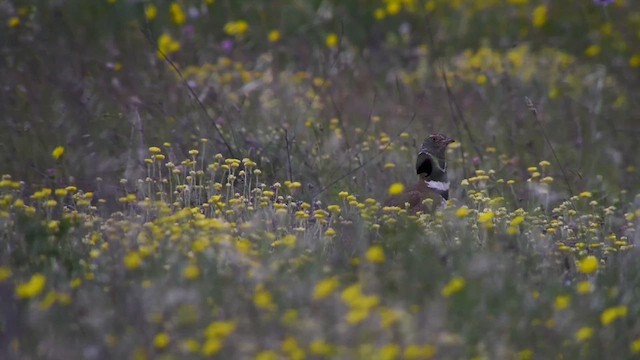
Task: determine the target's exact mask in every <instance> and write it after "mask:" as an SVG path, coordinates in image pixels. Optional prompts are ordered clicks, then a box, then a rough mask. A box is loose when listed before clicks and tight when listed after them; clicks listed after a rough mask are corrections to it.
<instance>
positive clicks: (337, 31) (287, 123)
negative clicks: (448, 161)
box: [0, 0, 640, 192]
mask: <svg viewBox="0 0 640 360" xmlns="http://www.w3.org/2000/svg"><path fill="white" fill-rule="evenodd" d="M604 3H605V5H599V4H598V2H592V1H586V0H580V1H563V2H552V1H528V0H500V1H499V0H457V1H439V0H428V1H422V0H420V1H417V0H416V1H413V0H385V1H370V0H367V1H364V0H362V1H266V2H265V1H177V2H170V1H107V0H105V1H90V2H87V1H80V0H78V1H72V0H65V1H55V2H51V1H5V2H3V4H2V6H1V7H0V18H1V19H2V21H3V22H4V24H3V26H4V29H3V31H2V32H1V33H0V51H2V56H1V57H0V62H1V66H0V82H1V89H2V90H1V91H2V96H1V97H0V114H1V115H0V121H1V126H2V129H3V131H2V132H1V133H0V146H1V148H0V156H2V161H1V162H0V172H2V173H9V174H12V175H13V176H15V177H17V178H20V179H23V180H26V181H28V182H35V183H39V184H43V183H45V184H46V183H48V182H50V181H56V180H52V178H53V177H58V178H62V179H64V180H58V181H63V182H65V183H68V182H69V181H68V177H69V176H73V179H71V180H72V182H75V183H77V184H79V185H82V187H83V188H96V186H97V185H96V178H97V177H101V178H103V179H108V180H109V182H111V183H117V180H118V179H120V178H121V177H123V174H124V173H125V171H126V170H127V168H129V169H130V170H131V169H133V168H134V167H135V166H142V167H143V166H144V164H142V161H143V157H144V156H143V155H141V153H142V152H143V150H146V148H147V147H148V146H153V145H160V144H162V143H164V142H170V143H171V149H172V152H173V153H174V154H175V156H176V158H179V159H182V158H183V157H184V156H185V155H186V152H187V151H188V150H189V149H190V148H192V147H194V144H195V143H196V142H197V141H198V140H199V139H200V138H209V139H212V140H213V141H212V142H211V143H209V144H208V146H209V147H210V148H211V150H210V154H214V153H218V152H220V153H223V154H224V155H225V156H231V155H232V156H234V157H240V158H241V157H244V156H254V157H255V158H256V160H257V161H258V162H259V166H261V168H263V169H265V171H266V173H267V176H268V177H272V176H274V175H275V176H282V175H284V174H286V173H287V172H289V173H291V172H294V171H291V169H296V171H295V173H296V174H291V175H290V176H291V177H294V178H296V179H300V180H305V182H307V183H309V182H310V183H316V185H318V186H319V187H322V186H323V185H326V184H328V183H331V182H332V179H334V178H336V177H337V176H336V175H337V174H342V173H347V172H348V171H349V170H351V169H353V168H354V167H355V166H356V165H357V160H354V158H357V157H358V154H360V152H361V151H362V149H360V148H357V147H358V145H359V144H358V143H359V141H361V140H363V139H366V137H367V136H378V134H379V133H380V132H386V133H387V134H389V135H390V136H391V137H392V138H393V139H396V138H397V135H398V133H399V132H400V130H405V131H406V132H408V133H410V134H411V140H412V141H410V142H407V145H409V148H411V149H413V148H414V146H415V142H416V141H417V142H420V141H421V139H422V138H423V137H424V136H425V135H426V134H427V133H428V132H445V133H449V134H451V135H452V136H453V137H454V138H456V139H458V140H459V141H462V144H463V147H464V149H465V150H466V151H467V152H468V156H467V157H465V158H464V161H465V162H470V161H471V160H473V158H474V157H481V156H482V154H481V152H482V151H483V150H484V149H485V147H487V146H492V147H498V148H499V149H501V151H504V152H506V153H507V154H509V156H510V157H513V159H516V160H517V161H518V163H520V164H521V166H522V168H526V165H527V164H535V163H537V161H539V160H540V159H543V158H545V159H546V158H550V156H551V154H550V153H549V147H548V146H547V145H545V141H544V137H543V134H542V129H541V128H540V126H539V125H540V124H538V123H537V122H536V120H535V119H534V118H533V117H532V115H531V112H530V109H529V106H528V105H527V101H526V100H525V98H529V99H530V100H531V101H532V103H533V106H535V108H536V109H537V112H538V114H539V120H540V122H541V123H542V124H543V125H544V127H545V128H546V132H547V134H548V137H549V138H550V140H551V142H552V144H553V145H554V146H555V147H556V150H557V152H558V155H559V158H560V159H561V161H562V163H563V164H564V165H565V166H566V167H567V173H568V174H567V176H568V177H570V181H571V183H573V184H574V186H575V187H577V188H580V187H583V188H602V189H603V190H615V189H618V188H619V187H620V185H621V184H624V185H629V184H635V183H636V182H637V180H638V176H637V170H636V167H637V165H638V164H637V153H638V150H639V149H638V146H639V145H638V144H639V142H638V141H637V137H638V135H639V134H640V119H638V114H640V111H639V106H638V99H639V97H640V92H638V91H637V89H638V82H639V81H640V71H639V69H640V41H639V40H640V9H639V8H640V6H639V4H638V3H637V2H634V1H624V0H619V1H615V2H613V3H612V4H606V3H607V2H604ZM158 48H159V49H160V50H164V53H166V55H167V56H168V57H169V59H170V60H171V61H172V62H173V63H174V65H175V66H176V68H177V69H180V71H181V76H182V78H181V77H180V76H178V75H177V74H176V71H175V69H173V68H172V67H171V66H170V64H169V63H168V62H167V61H166V60H165V59H164V58H163V57H162V56H159V55H158V54H157V49H158ZM443 74H446V77H447V80H448V86H449V93H448V91H447V89H446V88H445V82H444V79H443ZM183 80H184V81H183ZM189 87H190V88H191V89H193V93H192V92H191V91H190V90H189ZM193 95H196V96H198V98H199V101H200V102H201V104H202V105H203V106H200V104H198V103H197V102H196V101H194V99H193ZM205 111H206V112H205ZM414 114H415V119H414V121H411V118H412V117H413V115H414ZM372 117H373V121H372V120H371V119H372ZM332 119H333V123H332ZM216 126H217V129H219V130H220V132H221V133H218V130H217V129H216ZM336 128H337V130H338V131H339V132H341V133H340V134H339V135H341V136H342V137H343V140H344V142H343V143H341V144H339V145H337V144H333V143H331V141H332V140H331V139H332V136H334V135H335V134H334V133H335V131H334V130H336ZM220 135H222V136H220ZM223 138H224V139H223ZM224 142H227V144H228V146H226V145H225V144H224ZM286 143H288V146H287V144H286ZM56 146H64V147H65V149H66V151H65V155H64V158H63V159H62V165H64V166H63V168H64V171H61V168H60V166H59V165H61V164H56V163H55V161H54V160H53V159H52V158H51V151H52V150H53V149H54V148H55V147H56ZM287 147H288V150H287ZM345 148H346V149H347V151H344V150H345ZM287 151H288V153H287ZM345 154H348V155H345ZM411 156H412V155H411V154H409V155H408V157H407V159H409V160H410V161H412V160H411ZM287 157H289V158H291V159H292V161H293V163H291V164H287V161H285V159H286V158H287ZM330 158H331V159H334V160H339V161H332V162H331V163H329V162H328V161H326V160H328V159H330ZM379 161H380V162H381V163H384V162H386V160H385V159H383V158H382V157H381V158H379ZM402 161H404V159H403V160H402ZM477 161H478V159H476V162H477ZM288 166H289V168H290V169H289V170H287V167H288ZM408 169H410V167H408ZM409 171H410V170H409ZM327 174H331V175H332V176H326V175H327ZM293 175H295V176H293ZM361 175H362V174H361V172H360V173H356V174H355V175H354V176H356V177H358V176H361ZM598 176H601V177H598ZM397 177H400V178H401V179H407V178H409V177H410V174H407V175H406V176H405V175H404V174H402V172H401V173H400V175H398V176H397ZM385 180H386V182H388V180H389V179H388V178H387V179H385ZM105 183H106V182H105ZM103 190H104V191H107V192H108V189H106V186H105V188H104V189H103Z"/></svg>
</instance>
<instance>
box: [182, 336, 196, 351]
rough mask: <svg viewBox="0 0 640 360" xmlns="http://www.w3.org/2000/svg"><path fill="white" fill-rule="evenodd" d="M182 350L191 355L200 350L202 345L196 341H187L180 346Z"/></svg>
mask: <svg viewBox="0 0 640 360" xmlns="http://www.w3.org/2000/svg"><path fill="white" fill-rule="evenodd" d="M180 348H181V349H182V350H184V351H186V352H189V353H195V352H197V351H198V349H200V344H199V343H198V341H197V340H194V339H185V340H183V341H182V343H181V344H180Z"/></svg>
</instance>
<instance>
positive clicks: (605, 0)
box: [593, 0, 616, 6]
mask: <svg viewBox="0 0 640 360" xmlns="http://www.w3.org/2000/svg"><path fill="white" fill-rule="evenodd" d="M615 1H616V0H593V3H594V4H596V5H599V6H607V5H611V4H613V3H614V2H615Z"/></svg>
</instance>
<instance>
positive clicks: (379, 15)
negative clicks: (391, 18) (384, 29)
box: [373, 8, 387, 20]
mask: <svg viewBox="0 0 640 360" xmlns="http://www.w3.org/2000/svg"><path fill="white" fill-rule="evenodd" d="M385 16H387V14H386V13H385V12H384V9H381V8H377V9H375V10H374V11H373V18H374V19H376V20H382V19H384V18H385Z"/></svg>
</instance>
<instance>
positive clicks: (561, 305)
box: [553, 295, 571, 311]
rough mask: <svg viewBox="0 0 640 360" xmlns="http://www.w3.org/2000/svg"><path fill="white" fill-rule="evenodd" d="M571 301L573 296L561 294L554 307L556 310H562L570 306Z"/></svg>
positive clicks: (557, 297)
mask: <svg viewBox="0 0 640 360" xmlns="http://www.w3.org/2000/svg"><path fill="white" fill-rule="evenodd" d="M570 303H571V296H569V295H559V296H556V300H555V302H554V304H553V307H554V308H555V309H556V310H558V311H560V310H564V309H566V308H568V307H569V304H570Z"/></svg>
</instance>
